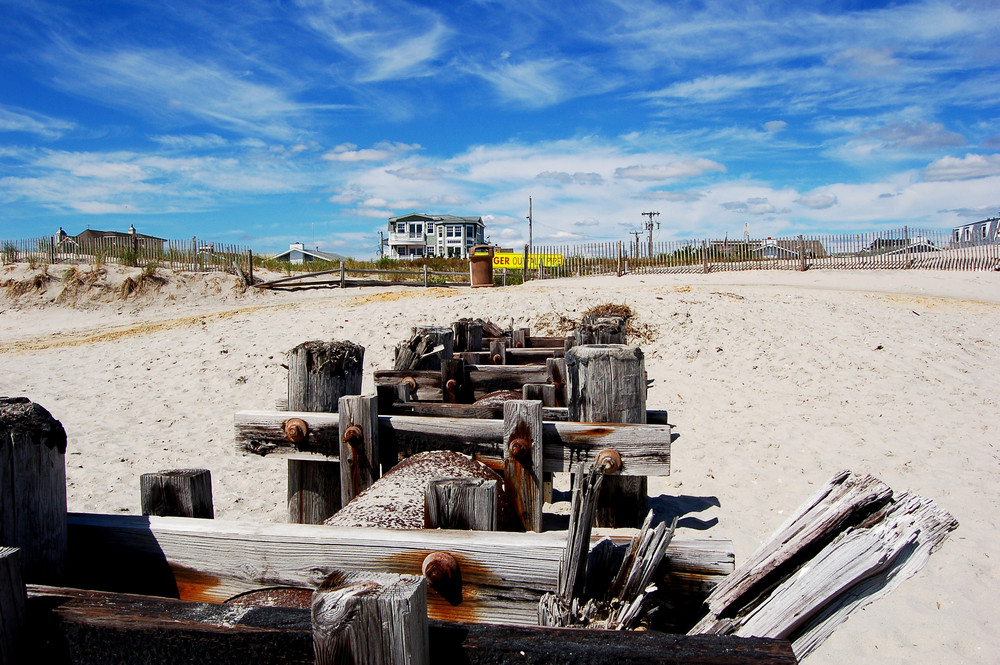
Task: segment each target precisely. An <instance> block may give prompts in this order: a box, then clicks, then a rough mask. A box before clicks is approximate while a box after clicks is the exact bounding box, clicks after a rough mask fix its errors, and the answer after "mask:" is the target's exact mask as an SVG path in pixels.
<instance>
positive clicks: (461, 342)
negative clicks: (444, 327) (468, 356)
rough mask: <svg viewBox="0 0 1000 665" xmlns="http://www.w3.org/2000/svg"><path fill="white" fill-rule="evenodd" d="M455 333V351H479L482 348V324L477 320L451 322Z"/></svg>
mask: <svg viewBox="0 0 1000 665" xmlns="http://www.w3.org/2000/svg"><path fill="white" fill-rule="evenodd" d="M451 328H452V330H453V331H454V333H455V351H481V350H482V348H483V324H482V323H480V322H478V321H455V322H454V323H452V324H451Z"/></svg>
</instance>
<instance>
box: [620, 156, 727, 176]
mask: <svg viewBox="0 0 1000 665" xmlns="http://www.w3.org/2000/svg"><path fill="white" fill-rule="evenodd" d="M725 171H726V167H725V166H723V165H722V164H719V163H718V162H714V161H712V160H710V159H704V158H699V159H690V160H683V161H676V162H671V163H669V164H660V165H656V166H642V165H640V166H626V167H623V168H619V169H615V176H617V177H619V178H626V179H629V180H673V179H676V178H694V177H696V176H700V175H704V174H706V173H725Z"/></svg>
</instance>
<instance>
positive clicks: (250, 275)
mask: <svg viewBox="0 0 1000 665" xmlns="http://www.w3.org/2000/svg"><path fill="white" fill-rule="evenodd" d="M247 280H249V282H250V286H253V250H252V249H248V250H247Z"/></svg>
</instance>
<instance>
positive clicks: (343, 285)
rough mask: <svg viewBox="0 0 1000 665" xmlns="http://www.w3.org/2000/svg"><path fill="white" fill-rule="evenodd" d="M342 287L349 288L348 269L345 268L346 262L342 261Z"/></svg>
mask: <svg viewBox="0 0 1000 665" xmlns="http://www.w3.org/2000/svg"><path fill="white" fill-rule="evenodd" d="M340 288H342V289H346V288H347V270H346V269H345V268H344V262H343V261H341V262H340Z"/></svg>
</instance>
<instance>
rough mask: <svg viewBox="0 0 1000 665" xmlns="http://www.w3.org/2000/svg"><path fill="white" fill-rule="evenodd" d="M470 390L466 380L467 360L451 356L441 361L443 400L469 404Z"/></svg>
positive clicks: (451, 402) (450, 402)
mask: <svg viewBox="0 0 1000 665" xmlns="http://www.w3.org/2000/svg"><path fill="white" fill-rule="evenodd" d="M469 392H470V391H469V390H468V386H467V385H466V380H465V361H464V360H462V359H461V358H451V359H449V360H442V361H441V401H443V402H447V403H449V404H469V403H471V402H472V400H471V399H469V397H470V395H469Z"/></svg>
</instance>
